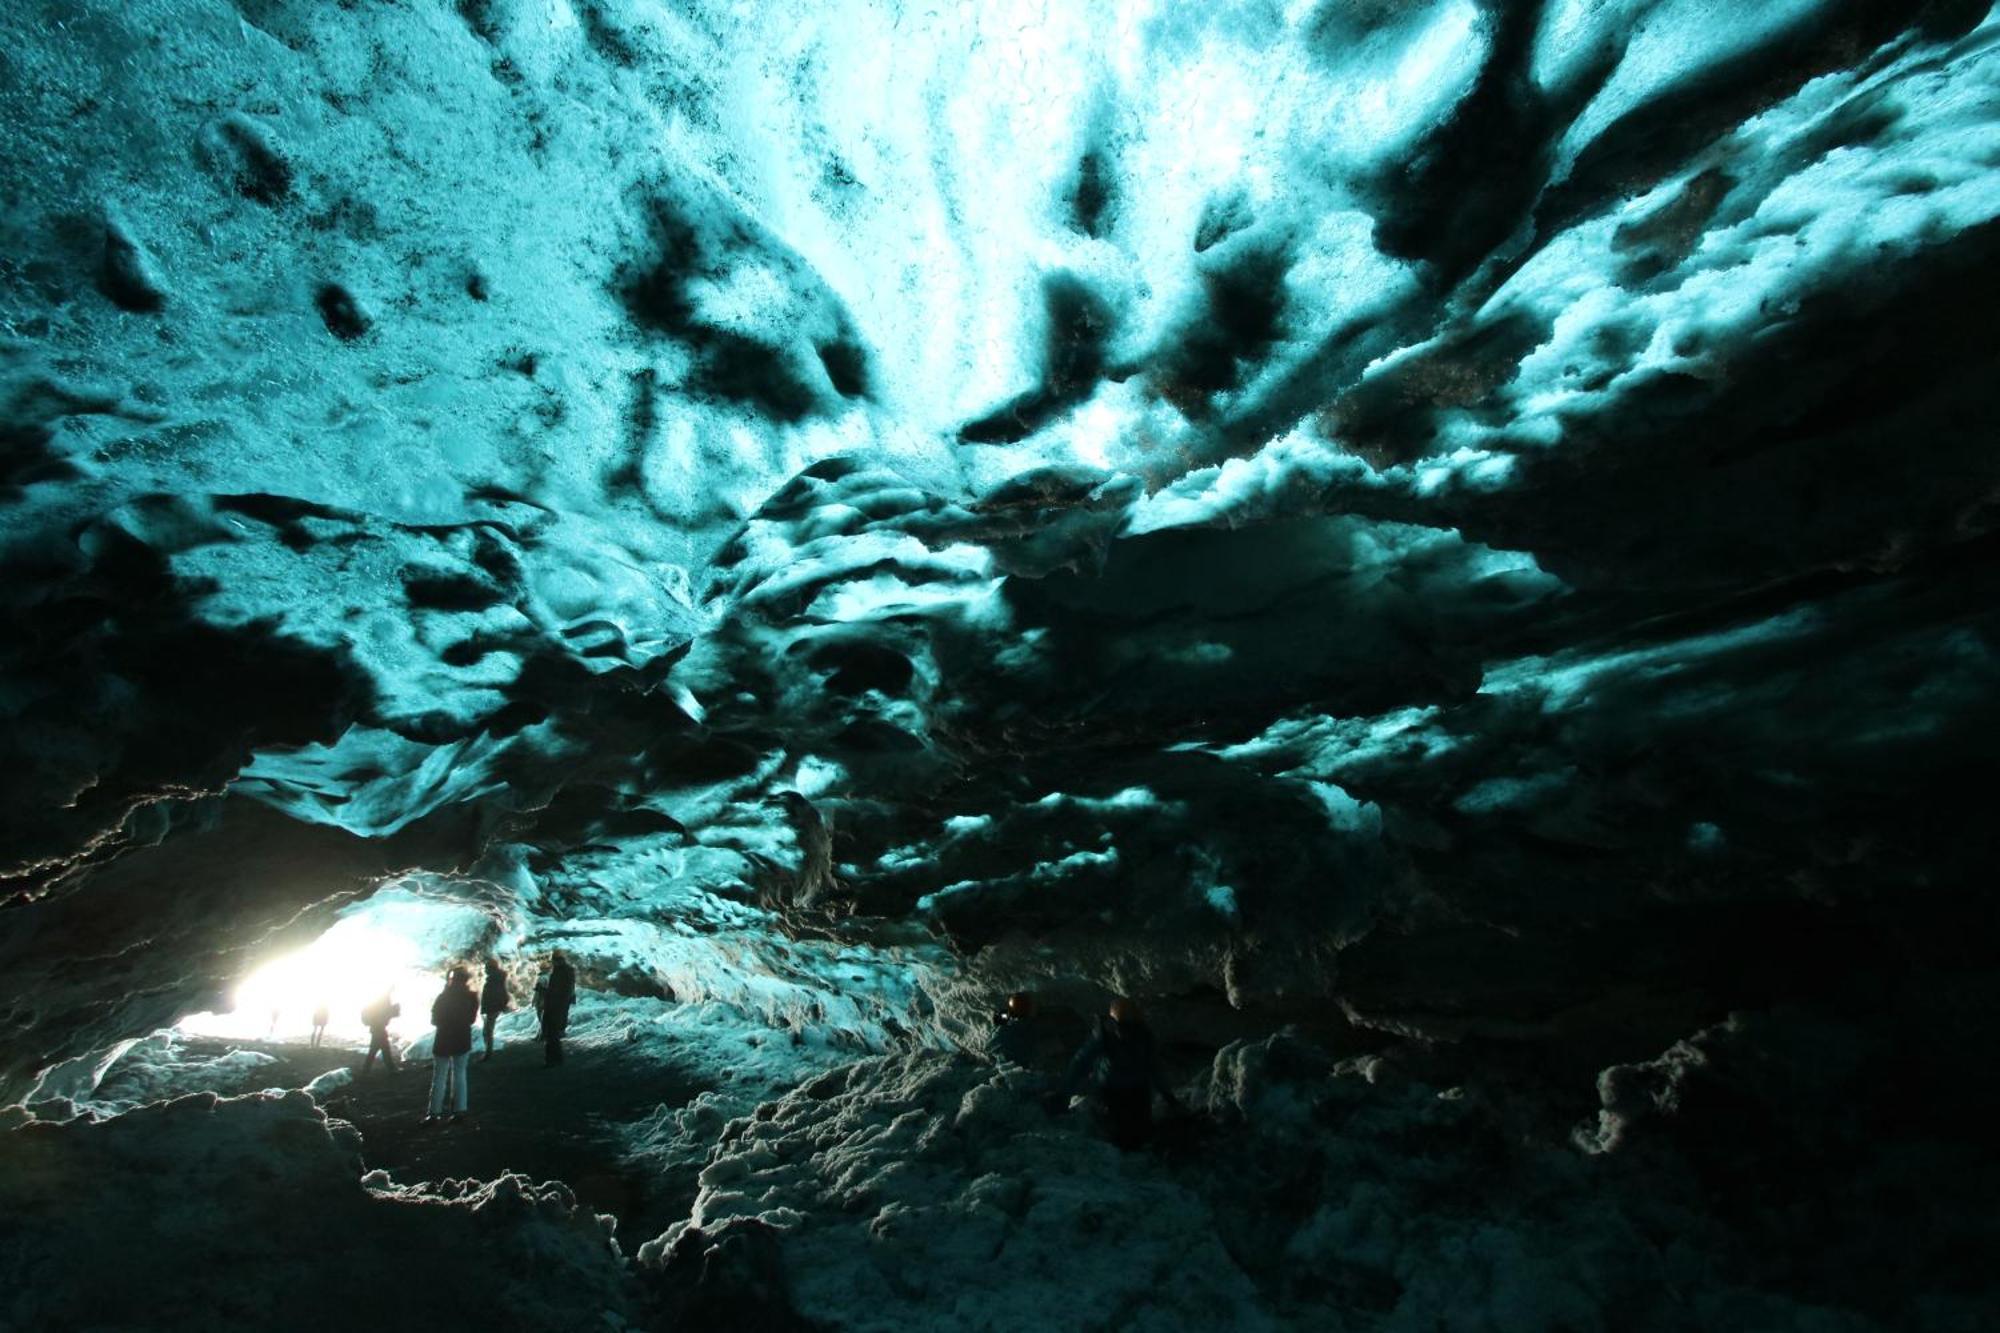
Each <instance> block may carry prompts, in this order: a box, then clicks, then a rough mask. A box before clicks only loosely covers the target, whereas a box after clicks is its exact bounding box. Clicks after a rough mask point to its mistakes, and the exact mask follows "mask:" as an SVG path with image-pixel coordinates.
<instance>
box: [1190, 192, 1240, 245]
mask: <svg viewBox="0 0 2000 1333" xmlns="http://www.w3.org/2000/svg"><path fill="white" fill-rule="evenodd" d="M1251 221H1252V215H1251V212H1250V201H1249V200H1247V199H1245V198H1244V197H1243V195H1242V194H1240V193H1231V194H1225V195H1218V196H1216V197H1214V198H1212V199H1210V200H1209V201H1208V202H1207V203H1206V204H1203V205H1202V209H1201V218H1200V220H1199V221H1197V222H1196V223H1195V228H1194V252H1195V253H1196V254H1202V253H1204V252H1206V251H1208V250H1212V249H1214V248H1215V247H1216V246H1218V245H1220V244H1222V242H1224V241H1226V240H1228V239H1229V238H1230V237H1231V236H1234V235H1235V234H1236V233H1237V232H1239V231H1242V230H1243V229H1244V228H1245V227H1247V226H1249V225H1250V223H1251Z"/></svg>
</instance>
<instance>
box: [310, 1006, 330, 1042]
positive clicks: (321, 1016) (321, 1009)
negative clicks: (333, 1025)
mask: <svg viewBox="0 0 2000 1333" xmlns="http://www.w3.org/2000/svg"><path fill="white" fill-rule="evenodd" d="M331 1017H333V1015H332V1014H331V1013H329V1012H328V1011H327V1005H326V1001H325V1000H321V1001H320V1002H319V1003H318V1004H316V1005H314V1006H313V1034H312V1048H313V1049H314V1050H318V1049H319V1044H320V1042H322V1041H324V1040H325V1039H326V1020H327V1019H329V1018H331Z"/></svg>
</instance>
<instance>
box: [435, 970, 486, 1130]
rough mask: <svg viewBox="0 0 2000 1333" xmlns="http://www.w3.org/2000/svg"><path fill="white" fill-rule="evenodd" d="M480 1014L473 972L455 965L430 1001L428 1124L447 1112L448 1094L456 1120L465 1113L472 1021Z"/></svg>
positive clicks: (452, 1116) (453, 1117)
mask: <svg viewBox="0 0 2000 1333" xmlns="http://www.w3.org/2000/svg"><path fill="white" fill-rule="evenodd" d="M478 1017H479V997H478V996H477V995H474V994H473V993H472V976H471V974H470V973H469V972H467V971H466V970H465V969H464V968H463V967H460V966H454V967H453V968H452V969H451V971H450V973H449V974H447V975H446V977H445V983H444V989H443V990H441V991H439V992H438V995H437V998H436V999H435V1000H432V1001H431V1026H432V1027H433V1028H435V1029H436V1034H435V1035H434V1036H433V1037H432V1038H431V1109H430V1114H429V1115H427V1116H425V1117H424V1123H425V1124H427V1125H430V1124H435V1123H437V1119H438V1117H439V1116H441V1115H442V1114H444V1103H445V1098H446V1096H447V1095H449V1096H450V1097H451V1099H452V1113H451V1118H452V1119H453V1120H457V1119H459V1118H460V1117H461V1116H463V1115H464V1114H465V1105H466V1093H467V1088H466V1073H467V1066H468V1064H469V1062H470V1061H471V1059H472V1021H473V1020H474V1019H475V1018H478Z"/></svg>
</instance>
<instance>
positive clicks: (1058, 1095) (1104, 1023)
mask: <svg viewBox="0 0 2000 1333" xmlns="http://www.w3.org/2000/svg"><path fill="white" fill-rule="evenodd" d="M1045 1045H1046V1042H1045V1038H1044V1033H1043V1029H1042V1024H1041V1019H1040V1016H1039V1013H1038V1010H1037V1006H1036V1004H1035V997H1034V996H1032V995H1030V994H1028V993H1027V992H1026V991H1016V992H1015V993H1014V994H1012V995H1010V996H1008V997H1007V1007H1006V1008H1005V1009H1003V1010H1002V1011H1001V1012H999V1013H998V1014H995V1015H994V1016H993V1031H992V1033H991V1035H989V1036H988V1038H987V1040H986V1049H987V1052H988V1053H989V1054H990V1055H992V1056H993V1057H994V1059H995V1060H996V1061H999V1062H1001V1063H1003V1064H1009V1065H1015V1066H1018V1067H1020V1068H1022V1069H1026V1070H1030V1071H1033V1070H1036V1069H1037V1068H1038V1067H1039V1066H1040V1065H1041V1063H1042V1049H1043V1047H1044V1046H1045ZM1093 1081H1095V1082H1096V1085H1097V1094H1098V1100H1099V1103H1100V1105H1101V1106H1102V1108H1103V1111H1104V1119H1105V1127H1106V1131H1107V1133H1108V1134H1109V1135H1110V1138H1111V1141H1112V1142H1113V1143H1115V1144H1117V1145H1118V1146H1119V1147H1120V1148H1122V1149H1125V1150H1127V1151H1129V1150H1131V1149H1134V1148H1139V1147H1143V1146H1144V1145H1145V1144H1146V1143H1147V1142H1148V1141H1149V1140H1150V1139H1151V1138H1152V1136H1153V1094H1154V1093H1155V1092H1158V1093H1159V1094H1160V1096H1161V1097H1162V1098H1164V1099H1165V1101H1166V1103H1167V1105H1168V1106H1169V1107H1171V1108H1172V1109H1173V1110H1174V1111H1176V1112H1179V1111H1181V1110H1182V1109H1183V1108H1182V1106H1181V1102H1180V1099H1179V1098H1178V1097H1176V1096H1175V1095H1174V1090H1173V1086H1172V1084H1170V1083H1169V1082H1168V1081H1167V1073H1166V1068H1165V1066H1163V1065H1162V1064H1161V1063H1160V1052H1159V1044H1158V1042H1157V1041H1155V1040H1154V1037H1153V1030H1152V1028H1151V1027H1149V1026H1148V1025H1147V1023H1146V1017H1145V1015H1144V1014H1142V1013H1141V1012H1140V1011H1139V1006H1138V1004H1137V1003H1135V1002H1134V1001H1132V1000H1130V999H1127V998H1126V997H1124V996H1122V995H1121V996H1119V997H1118V998H1117V999H1115V1000H1113V1001H1112V1002H1111V1005H1110V1008H1109V1009H1107V1010H1106V1011H1105V1013H1104V1016H1103V1017H1102V1018H1100V1019H1099V1020H1098V1024H1097V1031H1096V1033H1095V1034H1093V1035H1092V1036H1091V1038H1090V1039H1089V1040H1088V1041H1086V1042H1084V1044H1083V1045H1082V1047H1080V1048H1079V1049H1078V1050H1077V1052H1076V1054H1075V1056H1074V1057H1072V1058H1071V1060H1070V1062H1069V1067H1068V1069H1067V1070H1066V1071H1065V1072H1064V1074H1063V1076H1062V1077H1061V1078H1060V1079H1059V1080H1057V1081H1056V1083H1055V1084H1054V1086H1053V1087H1052V1088H1051V1090H1050V1091H1049V1093H1048V1096H1047V1097H1046V1099H1045V1105H1046V1107H1047V1109H1048V1111H1049V1114H1051V1115H1058V1114H1061V1113H1062V1112H1063V1111H1064V1110H1066V1109H1068V1107H1069V1103H1070V1099H1071V1098H1072V1097H1074V1096H1075V1095H1076V1094H1077V1093H1078V1092H1079V1091H1081V1090H1082V1089H1083V1088H1084V1087H1085V1086H1086V1085H1087V1084H1090V1083H1091V1082H1093Z"/></svg>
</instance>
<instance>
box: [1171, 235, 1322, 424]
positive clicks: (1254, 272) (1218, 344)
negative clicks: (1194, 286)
mask: <svg viewBox="0 0 2000 1333" xmlns="http://www.w3.org/2000/svg"><path fill="white" fill-rule="evenodd" d="M1218 258H1219V259H1222V260H1224V261H1225V262H1222V263H1218V264H1214V265H1212V266H1209V267H1206V268H1204V269H1203V270H1202V288H1203V296H1204V298H1205V299H1204V301H1203V303H1202V306H1201V308H1200V310H1199V311H1198V312H1197V313H1196V315H1195V317H1194V319H1193V321H1192V322H1191V323H1190V324H1189V325H1188V326H1187V327H1185V328H1184V329H1183V330H1182V332H1181V333H1180V335H1179V337H1178V338H1177V339H1176V340H1175V341H1174V342H1172V343H1171V344H1170V345H1169V347H1168V348H1167V350H1166V351H1165V353H1164V354H1163V355H1162V356H1161V358H1160V364H1159V369H1158V371H1157V372H1156V382H1157V383H1158V384H1159V386H1160V390H1161V392H1162V393H1163V394H1164V395H1165V396H1166V397H1167V398H1169V399H1170V400H1172V401H1174V402H1175V403H1177V404H1179V405H1181V406H1182V408H1183V410H1188V409H1190V408H1193V407H1196V406H1198V405H1199V404H1201V403H1202V402H1204V401H1206V400H1207V399H1208V398H1210V397H1212V396H1213V395H1215V394H1217V393H1221V392H1223V391H1224V390H1227V389H1233V388H1236V387H1238V386H1239V385H1240V384H1241V382H1242V381H1243V379H1244V368H1245V366H1246V365H1248V364H1249V363H1251V362H1253V361H1255V360H1256V359H1257V358H1258V357H1260V356H1261V355H1262V354H1263V353H1264V352H1265V351H1266V350H1267V349H1269V347H1270V346H1271V344H1272V343H1273V342H1275V341H1277V338H1278V335H1279V333H1280V331H1281V330H1282V327H1283V324H1282V320H1283V316H1284V310H1285V274H1286V272H1287V271H1288V270H1289V268H1290V260H1289V258H1288V257H1287V255H1286V254H1285V252H1284V251H1283V250H1282V249H1278V248H1275V247H1260V248H1245V249H1243V250H1240V251H1235V252H1223V254H1221V255H1219V256H1218Z"/></svg>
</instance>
